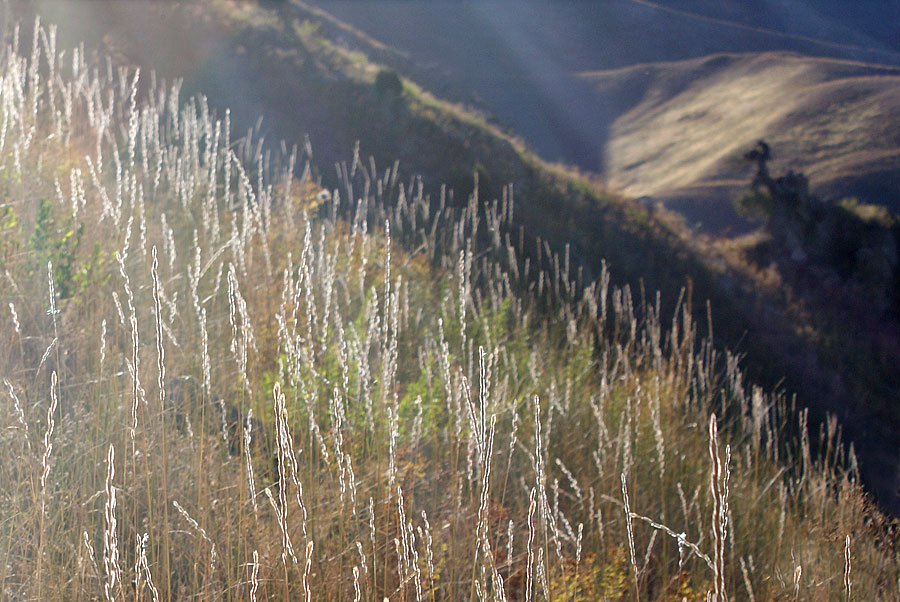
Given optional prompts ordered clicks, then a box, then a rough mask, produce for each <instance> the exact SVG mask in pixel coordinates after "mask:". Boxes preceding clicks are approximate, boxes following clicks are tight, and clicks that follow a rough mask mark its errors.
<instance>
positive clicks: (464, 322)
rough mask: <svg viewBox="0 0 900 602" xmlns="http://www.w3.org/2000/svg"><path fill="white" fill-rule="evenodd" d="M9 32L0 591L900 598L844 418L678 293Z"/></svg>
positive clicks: (81, 596) (1, 247)
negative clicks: (733, 343) (744, 367)
mask: <svg viewBox="0 0 900 602" xmlns="http://www.w3.org/2000/svg"><path fill="white" fill-rule="evenodd" d="M28 30H29V31H23V32H17V35H16V36H14V37H13V40H14V42H13V44H12V45H11V46H10V47H8V48H7V49H5V50H4V52H3V55H2V59H3V60H2V64H0V193H2V194H0V269H2V274H0V276H2V278H0V302H2V303H0V307H2V312H3V313H2V314H0V315H2V319H0V344H2V345H3V349H5V351H6V353H4V354H2V355H0V378H2V384H3V388H2V393H0V395H2V397H3V403H2V405H0V421H2V424H3V429H2V431H0V536H2V537H0V596H2V597H3V598H5V599H10V600H66V601H70V600H94V599H104V600H182V599H200V600H223V599H227V600H238V599H240V600H304V601H308V600H313V599H319V600H354V601H355V602H357V601H361V600H370V601H373V602H378V601H381V600H385V599H387V600H391V601H395V600H396V601H410V600H416V601H417V602H418V601H421V600H431V601H433V602H436V601H437V600H454V601H455V600H460V599H466V600H529V601H531V600H534V601H537V600H548V601H562V600H585V601H593V600H653V601H673V602H674V601H683V600H691V601H693V600H698V601H699V600H708V599H713V600H716V601H717V602H720V601H724V600H739V599H747V600H778V599H781V600H816V601H818V600H846V599H853V600H886V601H887V600H895V599H896V598H897V595H898V593H900V590H898V587H900V558H898V553H897V550H896V549H895V545H896V536H895V532H894V525H893V524H892V523H891V522H890V521H888V520H887V519H885V518H884V517H883V515H881V514H880V513H879V511H878V510H876V509H875V508H874V507H873V506H872V505H871V504H870V503H869V502H867V500H866V497H865V495H864V494H863V493H862V491H861V489H860V486H859V471H858V466H857V463H856V458H855V455H854V454H853V452H852V450H849V449H847V448H845V447H844V446H843V445H842V444H841V436H840V432H839V429H838V427H837V423H836V422H835V421H829V422H828V423H827V426H824V427H823V429H822V430H821V431H820V433H819V434H818V436H815V435H814V436H813V438H812V440H811V439H810V436H809V434H808V433H809V431H808V429H807V428H806V427H807V420H808V414H807V413H806V412H805V411H802V410H801V411H798V410H797V408H795V407H794V406H793V404H791V403H790V402H789V400H787V399H786V398H784V397H782V396H777V395H770V394H767V393H766V392H765V391H763V390H762V389H761V388H759V387H755V386H753V384H752V383H750V382H748V381H747V379H746V378H745V377H744V376H743V375H742V372H741V369H740V367H739V364H738V361H737V359H736V357H735V356H733V355H731V354H728V353H723V352H720V351H717V348H716V347H715V346H714V345H713V344H712V342H711V341H708V340H701V337H700V336H699V335H698V328H697V325H696V323H695V320H694V318H693V317H692V316H693V311H692V310H693V308H694V305H698V304H699V305H701V306H702V305H703V304H704V300H702V299H696V298H694V294H693V291H692V289H691V288H690V287H687V288H686V289H685V290H684V291H682V294H681V295H680V296H678V297H677V298H675V299H666V300H661V298H660V297H659V296H658V295H655V294H654V293H653V292H652V291H649V290H644V289H640V290H637V289H635V290H632V289H630V288H628V287H625V288H616V287H615V286H612V285H611V284H610V272H609V270H608V269H606V266H605V265H603V266H602V267H601V268H600V269H599V270H598V273H597V275H596V276H597V277H596V279H590V278H585V275H584V272H583V271H581V270H579V269H578V268H577V266H576V263H575V261H574V260H573V259H572V258H571V257H570V255H568V254H565V253H563V254H555V253H553V252H551V251H549V250H548V251H545V250H544V249H545V248H547V249H549V248H548V247H539V250H538V252H537V254H536V255H534V256H532V255H531V254H528V253H526V252H525V249H524V248H523V247H524V243H523V242H520V240H521V239H520V238H519V237H520V236H521V235H520V232H521V230H520V229H519V227H518V224H517V222H516V221H515V220H516V215H517V212H518V211H519V210H520V207H519V206H518V205H517V204H516V202H515V200H514V196H515V195H514V194H513V191H512V190H511V189H510V188H509V187H501V190H500V194H498V195H497V198H496V199H495V198H484V196H483V195H482V194H481V190H480V187H481V184H480V183H479V177H480V174H477V173H476V174H473V181H472V186H471V190H472V193H471V194H470V196H469V198H468V201H467V202H464V203H457V204H456V205H452V204H450V203H449V201H448V197H449V195H445V194H443V193H442V194H435V195H426V194H424V192H423V190H424V188H423V185H422V182H421V181H420V180H418V179H417V178H415V177H413V178H401V177H399V175H398V171H397V169H396V167H395V165H394V164H383V163H382V162H381V161H380V160H377V161H376V160H375V159H372V158H369V157H367V156H364V155H363V156H358V155H355V156H350V157H348V160H347V161H346V162H344V163H341V164H339V165H338V167H337V171H338V174H339V176H340V177H339V181H340V184H339V186H338V187H336V188H333V189H330V190H326V189H324V188H323V187H322V186H321V185H320V184H319V183H318V182H317V181H316V180H315V179H314V178H313V177H312V176H311V174H312V173H314V172H315V170H314V169H313V168H312V163H311V161H310V149H309V148H308V147H306V148H305V147H304V146H303V145H300V146H292V145H289V144H286V145H285V150H286V151H287V152H285V153H283V154H279V153H275V152H272V151H271V150H270V149H269V147H267V146H265V145H264V144H262V143H261V141H260V140H258V139H256V138H251V137H241V136H239V135H238V134H236V133H234V132H232V131H231V127H230V123H229V115H228V114H227V113H225V114H222V113H221V112H217V111H213V110H211V109H210V108H209V103H208V102H207V100H206V99H205V98H202V97H195V98H185V97H183V96H182V95H181V94H180V93H179V87H178V85H176V86H175V87H162V85H161V84H160V83H159V81H158V80H157V78H156V77H155V76H154V75H153V74H152V71H151V70H150V68H151V67H152V66H149V65H148V66H145V67H144V68H141V69H140V70H138V69H136V68H131V67H126V66H119V65H117V64H116V63H115V62H113V61H111V60H110V61H104V60H99V61H96V62H94V61H92V60H90V59H89V58H88V56H86V54H85V53H84V52H83V51H82V50H81V49H72V48H62V47H59V46H58V45H57V42H56V31H55V29H54V28H52V27H50V28H46V29H45V28H41V27H35V29H34V34H33V35H32V34H31V33H30V27H29V28H28ZM435 152H439V150H437V149H436V150H435ZM556 194H558V192H556ZM664 305H669V306H673V307H674V308H675V309H674V311H668V312H664V311H663V310H662V309H661V308H662V307H663V306H664ZM709 319H710V320H713V319H714V316H710V317H709ZM813 446H816V447H817V448H818V449H819V450H820V453H818V454H815V455H814V454H813V453H812V452H811V448H812V447H813Z"/></svg>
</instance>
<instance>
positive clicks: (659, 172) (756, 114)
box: [310, 0, 900, 233]
mask: <svg viewBox="0 0 900 602" xmlns="http://www.w3.org/2000/svg"><path fill="white" fill-rule="evenodd" d="M310 4H314V5H316V6H318V7H321V8H323V9H325V10H327V11H328V12H329V13H331V14H333V15H334V16H336V17H338V18H339V19H341V20H342V21H344V22H346V23H349V24H352V25H353V26H354V27H355V28H357V29H358V30H359V31H360V32H362V33H364V34H366V36H369V37H371V38H374V39H375V40H378V41H379V42H382V43H384V44H385V45H387V46H388V47H390V48H392V49H394V50H395V51H396V53H397V56H396V57H393V58H394V60H396V61H397V63H399V64H402V65H403V67H404V68H406V69H412V70H413V71H414V72H415V73H416V76H417V77H419V78H421V79H422V80H423V81H425V82H427V83H428V85H429V86H430V87H432V88H433V89H436V90H438V91H440V92H441V93H442V94H446V95H448V96H449V97H451V98H455V99H457V100H462V101H468V102H471V103H473V104H475V105H476V106H479V107H482V108H483V109H485V110H487V111H488V112H489V113H490V114H492V115H494V116H495V117H496V118H497V119H498V120H499V121H500V122H501V123H503V124H505V125H506V126H508V127H509V128H510V129H512V130H513V131H515V132H516V133H517V134H518V135H520V136H522V137H523V138H524V139H525V140H526V141H527V142H528V143H529V144H530V145H531V146H533V147H534V148H535V150H536V151H537V152H539V153H540V154H541V156H543V157H544V158H546V159H549V160H553V161H562V162H565V163H570V164H574V165H577V166H579V167H580V168H582V169H585V170H588V171H591V172H596V173H599V174H602V175H603V176H604V177H605V179H606V180H607V182H608V184H609V186H610V188H612V189H613V190H617V191H621V192H624V193H625V194H627V195H628V196H633V197H640V196H653V197H655V198H660V199H663V200H666V201H669V203H668V205H669V206H670V207H672V208H674V209H676V210H678V211H679V212H681V213H683V214H684V215H685V216H686V217H687V218H688V220H689V222H690V223H691V224H692V225H694V224H697V223H698V222H702V224H701V225H702V226H704V227H706V228H707V229H708V230H709V231H711V232H714V233H719V232H722V231H723V230H725V229H726V228H729V227H730V228H731V231H733V232H740V231H744V230H743V229H742V228H740V227H739V225H738V224H739V223H740V220H737V219H736V217H735V216H734V214H733V212H732V211H731V208H730V203H729V201H730V200H731V199H732V198H733V197H734V196H735V195H736V194H737V191H738V190H739V189H740V188H741V187H743V186H745V184H746V181H747V180H748V179H749V177H750V176H749V175H748V169H747V168H746V167H745V166H744V165H742V164H741V162H740V161H737V162H735V161H734V159H735V157H739V156H740V154H741V153H742V152H743V149H745V148H747V147H748V146H749V145H752V144H753V142H754V141H755V140H756V139H757V138H762V137H765V138H769V139H772V141H773V142H774V143H775V144H774V146H775V148H776V149H777V152H776V158H777V159H778V160H779V165H780V166H782V167H783V168H784V169H785V170H786V169H788V168H793V169H802V170H804V171H806V172H807V173H808V174H809V175H810V177H811V178H812V180H813V182H814V184H815V187H816V188H815V190H816V191H817V192H820V193H822V194H824V195H825V196H828V197H840V196H859V197H861V198H864V199H866V200H868V201H870V202H876V203H886V204H888V205H890V206H891V207H892V208H894V209H896V208H897V206H898V204H900V201H898V199H900V171H898V162H897V151H898V136H897V132H896V126H895V125H894V124H895V123H896V122H897V120H896V118H895V117H896V115H897V114H898V112H900V101H898V96H897V95H896V93H895V92H894V90H896V89H897V82H898V80H897V76H898V75H900V71H898V70H897V69H895V68H894V66H896V65H900V40H898V39H897V33H896V32H897V31H900V8H898V7H897V5H896V4H894V3H891V2H884V1H869V2H862V3H853V5H852V6H851V5H850V4H847V3H843V2H823V1H817V0H809V1H794V2H707V1H703V0H696V1H683V2H677V1H670V2H643V1H641V2H638V1H634V0H606V1H598V2H534V1H525V2H515V3H511V2H506V1H493V2H491V1H488V2H440V1H431V2H405V1H402V0H385V1H379V2H362V1H353V0H313V1H312V2H310ZM436 31H439V32H441V35H439V36H433V35H430V32H436ZM344 40H345V42H346V43H348V44H351V45H354V44H363V43H365V41H364V39H362V38H360V37H358V36H354V35H352V33H350V32H348V33H346V35H345V36H344ZM386 58H388V59H391V58H392V57H391V56H390V55H386ZM713 132H714V134H715V135H713V136H710V133H713ZM860 142H864V145H863V146H864V147H865V148H861V147H860ZM711 211H715V212H716V213H715V214H713V215H711V214H710V212H711Z"/></svg>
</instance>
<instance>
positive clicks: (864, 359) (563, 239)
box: [18, 0, 900, 508]
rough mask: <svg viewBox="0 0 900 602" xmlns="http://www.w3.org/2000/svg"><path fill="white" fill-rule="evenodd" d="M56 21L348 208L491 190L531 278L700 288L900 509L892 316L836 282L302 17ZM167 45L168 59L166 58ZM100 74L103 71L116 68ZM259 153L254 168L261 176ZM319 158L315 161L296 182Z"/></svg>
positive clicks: (232, 7) (150, 15)
mask: <svg viewBox="0 0 900 602" xmlns="http://www.w3.org/2000/svg"><path fill="white" fill-rule="evenodd" d="M42 5H43V6H44V7H45V8H47V9H48V10H50V9H52V13H53V14H59V15H62V16H68V17H69V18H71V19H72V20H73V21H74V22H75V23H76V24H77V25H75V26H73V27H72V29H74V30H76V31H80V30H81V29H83V30H84V31H85V33H86V34H90V35H92V36H94V37H93V39H95V40H97V41H98V43H99V41H100V39H101V38H102V40H103V45H104V47H106V48H108V49H109V50H111V51H112V52H113V53H114V54H115V56H116V57H117V60H118V61H121V62H123V63H130V64H132V65H138V64H153V65H154V66H155V67H159V68H160V69H161V71H162V75H165V76H166V77H167V78H169V79H171V78H172V77H175V76H177V75H182V76H184V77H185V78H186V79H185V80H184V82H183V85H182V90H183V91H198V90H202V91H204V92H206V93H208V94H209V98H210V101H209V103H210V106H216V107H217V111H218V114H219V115H220V116H224V113H225V107H228V106H229V105H230V106H231V112H230V113H229V116H230V120H231V123H232V124H233V125H234V128H235V130H236V131H238V132H240V133H241V134H243V133H244V132H247V131H248V129H252V131H253V136H254V137H258V136H259V135H265V136H266V139H267V140H268V143H263V144H262V145H261V148H263V149H273V150H274V149H277V148H278V147H277V141H278V140H280V139H285V140H288V141H294V142H300V141H302V140H303V139H304V135H305V134H306V133H309V138H310V140H312V141H313V144H312V150H313V152H314V155H313V156H312V160H311V161H310V170H311V173H312V174H313V176H312V177H313V180H315V181H317V182H321V183H322V184H323V185H325V186H326V187H328V188H330V189H334V188H338V189H339V190H340V192H341V196H342V197H343V198H344V199H345V200H346V199H348V198H352V199H356V198H357V197H358V196H360V195H361V194H362V193H364V192H365V191H366V190H369V191H370V192H371V191H373V190H374V187H375V186H376V178H375V177H374V174H376V173H377V174H378V175H379V176H380V178H381V179H383V178H384V174H385V172H386V168H388V167H390V174H391V175H392V176H393V174H394V171H395V170H397V176H396V177H397V178H398V179H399V181H404V182H407V183H410V182H411V183H412V186H413V188H414V189H415V188H416V186H417V185H418V181H417V180H416V179H415V178H417V177H421V184H422V187H423V193H425V194H429V195H430V196H431V197H432V198H435V199H437V198H439V197H440V196H441V186H442V185H447V188H446V189H445V197H444V198H445V205H447V206H452V207H456V208H457V209H459V208H460V207H462V206H465V205H466V204H467V203H466V200H467V199H466V194H465V193H466V191H469V190H471V187H472V176H473V174H474V173H478V178H479V188H480V193H481V194H480V198H481V199H482V201H485V200H487V201H490V200H491V199H493V198H500V197H502V195H503V191H504V187H505V186H506V185H507V184H512V185H513V188H512V191H513V197H514V198H515V201H516V211H515V212H514V215H513V216H512V220H513V226H512V227H511V232H510V241H511V242H512V243H514V244H517V243H518V241H520V240H521V241H522V244H521V245H520V246H521V252H522V254H523V256H524V257H525V258H527V259H528V260H529V261H530V263H531V264H532V265H533V266H538V265H541V266H543V267H552V263H549V264H548V263H547V259H546V257H547V256H548V254H549V253H558V254H559V255H560V256H565V254H566V253H567V251H568V256H569V259H570V261H569V266H570V270H569V274H570V276H571V277H572V278H573V279H575V280H577V279H578V278H579V270H580V278H581V281H582V282H587V281H591V280H596V279H598V278H599V277H600V275H601V273H602V271H603V270H604V265H605V266H607V268H608V269H609V272H610V274H611V277H612V281H613V284H615V285H618V286H624V285H626V284H628V285H630V286H631V287H632V290H633V291H635V295H634V296H635V298H642V297H647V296H648V294H647V293H646V292H645V293H643V294H642V293H641V291H642V290H644V291H653V290H656V289H659V290H661V292H662V295H661V299H662V307H663V308H664V310H665V313H667V314H671V312H673V311H674V309H675V305H676V301H677V299H678V298H679V295H680V292H681V289H682V288H684V287H686V286H687V287H688V288H687V293H686V294H687V296H689V297H691V299H692V300H694V301H695V302H694V303H693V305H692V307H693V312H694V315H693V318H694V319H695V320H696V321H697V323H698V324H700V328H701V331H702V332H703V333H704V335H705V334H706V333H707V331H708V328H707V326H706V325H707V323H708V320H707V313H708V312H707V309H708V307H707V305H706V304H705V301H707V300H708V301H709V307H710V308H711V309H712V314H713V316H714V318H715V319H714V329H713V330H714V332H715V340H716V344H717V345H722V344H726V345H730V346H733V347H735V348H736V349H737V352H739V353H740V354H741V355H742V356H743V357H745V368H746V370H747V371H748V372H749V373H750V374H751V375H752V376H753V378H754V379H755V380H756V381H757V382H760V383H763V384H764V385H766V386H767V387H770V388H779V389H780V390H782V391H786V392H787V393H786V394H787V395H793V394H796V395H798V404H799V405H800V407H804V406H806V407H809V408H810V411H811V413H812V414H811V417H812V424H813V425H814V426H813V429H812V430H813V432H815V431H816V429H817V428H818V425H820V424H821V425H824V424H825V416H826V413H829V412H830V413H834V414H836V415H839V416H840V419H841V424H842V425H843V426H844V428H845V429H846V430H845V432H847V433H848V434H849V436H850V438H851V439H852V440H853V441H855V442H856V445H857V451H858V452H859V455H860V458H861V473H862V475H863V479H864V481H865V483H866V485H867V487H868V489H869V491H872V492H874V493H875V494H876V495H877V496H878V499H879V501H880V503H882V504H884V505H885V506H886V507H889V508H890V507H893V508H896V507H898V503H900V502H898V499H900V498H898V497H897V491H898V490H897V474H898V471H897V458H896V455H895V454H894V453H893V452H892V451H891V450H893V449H894V448H895V446H896V443H897V437H896V432H897V430H896V425H897V424H900V416H898V408H897V407H896V404H895V395H894V391H896V387H897V386H900V384H898V378H900V377H898V375H897V373H896V370H894V366H895V365H896V361H900V359H898V358H900V346H898V345H897V341H898V340H900V338H898V337H895V336H893V333H894V332H896V329H895V328H894V327H893V326H890V327H885V326H884V324H885V323H884V322H883V321H881V319H880V318H881V317H880V316H878V317H876V318H875V320H874V322H873V320H872V319H871V316H870V318H869V319H868V320H867V321H865V320H860V319H857V318H858V317H859V316H860V315H864V313H865V312H862V311H856V312H855V313H852V314H849V317H848V314H847V313H846V312H845V311H844V310H845V308H846V307H851V308H853V307H858V308H864V307H865V306H864V305H863V304H861V303H860V302H859V299H860V297H859V295H857V294H855V293H854V292H853V291H852V290H850V291H849V292H848V291H846V290H844V289H841V288H835V287H833V286H831V282H832V281H831V280H830V279H829V278H828V277H827V275H826V277H821V278H820V277H819V276H818V275H817V274H815V273H809V274H805V276H804V277H805V278H806V279H807V284H809V281H812V284H813V286H811V287H809V286H806V285H805V284H804V285H803V286H800V285H798V283H796V282H795V281H794V279H793V276H792V274H790V273H788V272H786V271H785V270H784V269H783V266H780V265H779V264H777V263H776V264H770V265H766V264H757V263H755V262H754V261H752V260H748V258H747V256H748V255H750V254H752V253H751V252H748V249H746V248H745V247H746V245H743V246H741V244H731V245H728V246H724V245H721V244H719V243H717V242H716V241H710V240H709V239H706V238H704V237H697V236H693V234H694V233H693V231H692V230H690V229H688V228H685V227H684V225H683V224H682V223H680V222H679V221H678V220H677V219H675V218H673V217H671V216H669V215H666V214H665V212H659V211H657V210H655V209H654V208H650V207H645V206H643V205H641V204H638V203H634V202H631V201H628V200H625V199H622V198H619V197H616V196H615V195H612V194H610V193H609V192H607V191H606V190H604V189H603V187H602V186H600V185H599V184H598V183H597V182H596V181H594V180H592V179H591V178H590V177H586V176H584V175H583V174H579V173H577V172H575V171H573V170H571V169H569V168H566V167H563V166H559V165H554V164H548V163H547V162H545V161H542V160H540V159H539V158H538V157H537V156H536V155H535V154H534V153H533V152H532V151H531V150H530V149H529V148H528V147H527V145H525V144H524V143H523V142H522V141H521V140H519V139H517V138H516V137H515V136H513V135H511V134H510V133H509V132H507V131H506V130H504V129H502V128H500V127H498V126H497V125H496V124H495V123H493V122H492V121H491V120H490V119H488V118H487V117H485V116H484V115H482V114H479V113H477V112H473V111H471V110H470V109H468V108H467V107H465V106H461V105H458V104H453V103H450V102H447V101H445V100H443V99H441V98H439V97H438V96H436V95H435V94H433V93H432V92H429V91H428V90H427V89H425V88H423V87H422V86H420V85H419V84H417V83H416V82H415V81H413V80H412V79H410V78H408V77H407V76H406V74H405V72H404V71H403V69H402V68H401V66H400V64H398V63H397V62H395V60H396V52H394V51H392V50H391V49H389V48H385V47H383V46H380V45H379V44H378V43H377V42H374V41H373V40H370V39H366V38H365V37H361V36H360V35H359V32H357V31H355V30H353V29H352V28H349V27H348V26H346V25H345V24H343V23H341V22H339V21H337V20H335V19H334V18H333V17H331V16H330V15H327V14H326V13H323V12H322V11H319V10H316V9H314V8H312V7H309V6H308V5H305V4H303V3H299V2H291V3H267V4H265V3H264V4H262V5H260V4H258V3H253V2H235V1H232V0H220V1H219V2H216V3H214V4H212V5H203V7H201V6H199V5H197V4H195V3H185V4H183V5H159V4H154V3H146V2H140V1H138V2H121V3H117V4H116V5H115V6H111V5H109V4H108V3H103V2H100V3H89V4H88V5H86V6H87V8H84V9H83V10H84V11H87V12H81V8H80V7H81V5H79V10H75V9H74V8H73V4H72V3H71V2H53V1H50V0H47V1H45V2H42ZM22 6H23V5H20V6H19V7H18V8H20V9H21V8H22ZM29 6H30V5H29ZM201 8H202V9H201ZM85 15H90V17H91V18H90V19H87V18H85ZM148 32H149V33H148ZM161 33H165V34H166V35H167V37H166V38H164V39H165V40H168V42H167V43H164V44H162V45H160V44H158V43H154V39H155V36H157V35H160V34H161ZM61 35H62V34H61ZM68 35H69V36H71V35H72V34H71V33H69V34H68ZM88 56H92V55H91V54H90V51H88ZM93 60H95V61H96V62H95V64H96V65H98V66H99V67H100V68H101V70H103V69H105V65H106V63H105V59H104V58H103V57H102V56H100V57H96V59H93ZM145 61H149V62H145ZM394 69H400V71H399V72H398V73H399V75H398V77H400V79H401V83H402V92H401V93H400V94H399V95H397V94H396V93H385V92H389V89H380V88H379V87H378V86H377V85H376V80H377V78H378V75H379V73H388V74H389V73H390V72H391V71H392V70H394ZM160 78H161V76H158V79H160ZM145 81H146V80H145ZM261 114H262V115H264V116H265V119H264V120H263V121H262V126H261V128H260V127H257V126H256V125H255V124H256V123H257V118H258V116H260V115H261ZM257 142H259V140H258V139H257ZM357 142H359V147H358V148H359V153H358V156H359V157H360V159H361V161H362V163H364V164H365V165H366V166H367V169H368V171H369V172H370V173H371V174H373V175H370V177H369V179H368V184H366V181H363V182H362V183H360V182H356V183H353V182H351V181H350V172H351V171H352V165H353V160H352V157H353V156H354V155H355V153H354V149H355V148H357V147H356V143H357ZM300 148H301V149H302V148H303V145H302V144H301V145H300ZM248 149H249V147H248ZM776 152H778V151H777V149H776ZM247 153H248V154H247V155H246V156H245V157H243V158H244V159H245V160H252V159H253V156H252V153H251V152H250V150H248V151H247ZM285 154H288V155H289V154H290V151H289V150H288V149H285ZM370 156H373V157H375V159H374V162H375V165H374V167H373V165H372V162H370V160H369V159H368V157H370ZM308 158H309V156H308V154H305V155H303V159H302V160H299V161H300V163H298V169H299V165H301V164H302V163H303V162H305V160H306V159H308ZM395 159H396V160H398V162H397V163H394V160H395ZM417 174H421V176H418V175H417ZM364 180H365V178H364ZM367 186H368V188H367ZM374 192H377V190H374ZM517 246H519V245H518V244H517ZM750 251H752V249H751V250H750ZM789 267H790V266H789ZM801 271H802V269H801ZM801 275H802V276H803V275H804V274H801ZM820 285H821V286H820ZM804 286H806V288H804ZM816 287H818V288H816ZM810 289H812V290H814V291H815V294H809V293H808V291H809V290H810ZM649 296H650V297H652V294H650V295H649ZM832 299H840V300H841V303H839V304H832V303H830V300H832ZM848 324H853V326H852V327H850V328H848V327H847V325H848ZM890 324H891V325H892V324H894V322H890Z"/></svg>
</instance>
